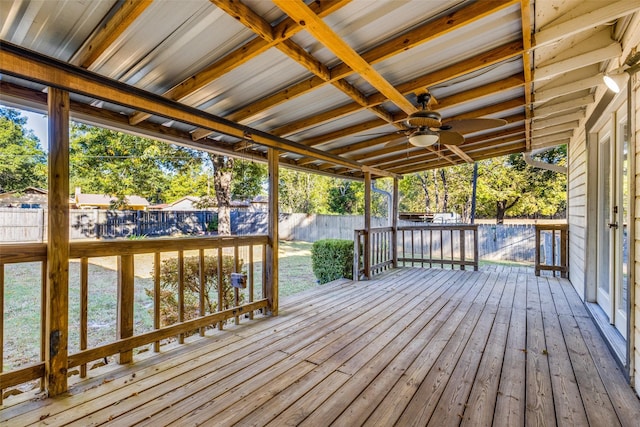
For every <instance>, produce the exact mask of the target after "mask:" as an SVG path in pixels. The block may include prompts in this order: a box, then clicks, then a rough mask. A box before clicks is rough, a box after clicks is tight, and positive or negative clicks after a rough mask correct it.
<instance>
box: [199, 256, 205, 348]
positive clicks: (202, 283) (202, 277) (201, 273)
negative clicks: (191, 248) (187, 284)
mask: <svg viewBox="0 0 640 427" xmlns="http://www.w3.org/2000/svg"><path fill="white" fill-rule="evenodd" d="M204 273H205V265H204V249H200V251H199V253H198V276H199V283H198V284H199V292H198V294H199V297H200V298H199V305H200V317H204V315H205V314H206V310H205V306H204V301H205V299H204V293H205V292H206V286H205V285H206V279H205V274H204ZM205 329H206V328H205V327H204V326H203V327H201V328H200V336H201V337H203V336H204V332H205Z"/></svg>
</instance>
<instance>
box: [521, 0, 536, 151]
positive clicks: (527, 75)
mask: <svg viewBox="0 0 640 427" xmlns="http://www.w3.org/2000/svg"><path fill="white" fill-rule="evenodd" d="M532 12H533V10H532V8H531V4H530V2H529V0H522V1H521V2H520V15H521V17H522V46H523V48H524V52H523V53H522V70H523V74H524V100H525V104H524V114H525V120H524V127H525V135H526V138H527V141H526V144H527V147H530V146H531V101H532V96H531V91H532V84H531V82H532V80H533V76H532V74H531V68H532V66H531V55H532V54H533V53H532V51H531V34H532V33H533V31H534V29H533V26H532V25H531V14H532Z"/></svg>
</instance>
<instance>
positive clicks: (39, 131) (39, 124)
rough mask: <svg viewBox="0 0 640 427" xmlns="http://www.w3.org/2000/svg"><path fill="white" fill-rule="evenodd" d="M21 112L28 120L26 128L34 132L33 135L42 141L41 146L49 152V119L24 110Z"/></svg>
mask: <svg viewBox="0 0 640 427" xmlns="http://www.w3.org/2000/svg"><path fill="white" fill-rule="evenodd" d="M20 112H21V113H22V115H23V116H25V117H26V118H27V126H26V127H27V128H28V129H31V130H33V133H34V134H35V135H36V136H37V137H38V139H39V140H40V146H41V147H42V149H44V150H45V151H47V146H48V143H47V117H46V116H45V115H43V114H41V113H31V112H29V111H24V110H20Z"/></svg>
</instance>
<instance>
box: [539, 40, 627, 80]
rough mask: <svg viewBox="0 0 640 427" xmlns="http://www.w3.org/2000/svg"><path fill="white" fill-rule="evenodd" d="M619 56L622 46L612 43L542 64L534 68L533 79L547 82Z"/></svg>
mask: <svg viewBox="0 0 640 427" xmlns="http://www.w3.org/2000/svg"><path fill="white" fill-rule="evenodd" d="M620 55H622V46H620V43H618V42H613V43H611V44H609V45H608V46H605V47H602V48H599V49H594V50H592V51H589V52H585V53H581V54H579V55H575V56H572V57H571V58H567V59H563V60H560V61H557V62H554V63H552V64H548V65H545V64H542V65H540V66H539V67H537V68H536V70H535V72H534V74H533V78H534V80H535V81H540V80H547V79H550V78H552V77H555V76H557V75H559V74H562V73H567V72H569V71H572V70H576V69H578V68H582V67H586V66H588V65H591V64H597V63H599V62H602V61H606V60H608V59H611V58H617V57H619V56H620Z"/></svg>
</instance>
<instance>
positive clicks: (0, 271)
mask: <svg viewBox="0 0 640 427" xmlns="http://www.w3.org/2000/svg"><path fill="white" fill-rule="evenodd" d="M42 303H43V304H44V300H42ZM3 366H4V264H0V373H2V367H3ZM3 393H4V390H3V389H1V388H0V405H2V394H3Z"/></svg>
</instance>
